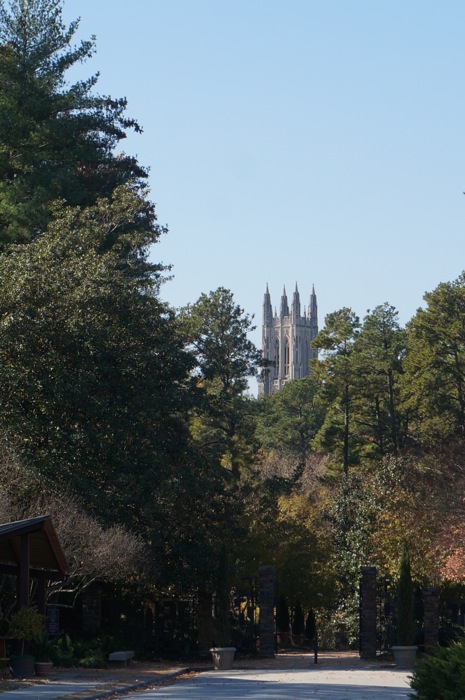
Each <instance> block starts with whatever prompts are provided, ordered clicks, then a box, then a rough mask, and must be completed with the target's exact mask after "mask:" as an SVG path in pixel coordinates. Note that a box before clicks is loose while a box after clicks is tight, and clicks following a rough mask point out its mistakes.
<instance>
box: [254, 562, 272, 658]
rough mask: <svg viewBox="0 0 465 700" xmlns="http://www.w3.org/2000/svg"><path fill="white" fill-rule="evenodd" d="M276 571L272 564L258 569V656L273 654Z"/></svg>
mask: <svg viewBox="0 0 465 700" xmlns="http://www.w3.org/2000/svg"><path fill="white" fill-rule="evenodd" d="M275 580H276V571H275V570H274V568H273V567H272V566H261V567H260V569H259V584H258V604H259V607H260V656H264V657H268V656H274V655H275V651H276V646H275V625H274V592H275Z"/></svg>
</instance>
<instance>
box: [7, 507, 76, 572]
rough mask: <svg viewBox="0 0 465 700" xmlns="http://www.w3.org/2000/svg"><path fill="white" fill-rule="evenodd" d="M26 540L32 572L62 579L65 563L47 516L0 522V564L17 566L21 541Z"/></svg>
mask: <svg viewBox="0 0 465 700" xmlns="http://www.w3.org/2000/svg"><path fill="white" fill-rule="evenodd" d="M25 535H27V536H28V539H29V567H30V571H31V573H39V572H44V573H47V574H55V576H56V575H57V574H58V575H59V577H60V578H64V577H65V576H66V573H67V571H68V563H67V561H66V557H65V555H64V553H63V550H62V549H61V547H60V543H59V542H58V538H57V535H56V532H55V528H54V527H53V524H52V519H51V517H50V515H41V516H39V517H37V518H28V519H27V520H18V521H16V522H13V523H4V524H3V525H2V524H0V565H4V566H5V567H8V568H10V567H13V568H15V569H19V568H20V561H21V540H22V538H23V537H24V536H25Z"/></svg>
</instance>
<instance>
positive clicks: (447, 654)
mask: <svg viewBox="0 0 465 700" xmlns="http://www.w3.org/2000/svg"><path fill="white" fill-rule="evenodd" d="M410 685H411V687H412V688H413V690H414V691H415V692H414V693H413V694H412V695H411V697H412V698H415V700H463V698H464V697H465V643H464V642H463V641H461V642H453V643H452V644H451V646H450V647H448V648H447V649H442V648H438V649H437V650H436V651H435V652H434V654H432V655H431V656H425V657H423V658H422V659H420V660H419V661H417V663H416V665H415V669H414V672H413V677H412V680H411V682H410Z"/></svg>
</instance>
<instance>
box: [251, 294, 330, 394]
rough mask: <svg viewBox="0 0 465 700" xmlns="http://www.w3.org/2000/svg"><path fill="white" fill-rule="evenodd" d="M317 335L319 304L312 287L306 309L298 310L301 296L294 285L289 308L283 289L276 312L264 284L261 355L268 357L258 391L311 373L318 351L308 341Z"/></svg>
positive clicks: (268, 391)
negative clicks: (266, 369) (311, 364)
mask: <svg viewBox="0 0 465 700" xmlns="http://www.w3.org/2000/svg"><path fill="white" fill-rule="evenodd" d="M317 334H318V305H317V299H316V294H315V287H313V288H312V293H311V295H310V301H309V304H308V307H307V309H305V307H304V309H303V314H301V311H300V295H299V290H298V288H297V283H296V285H295V292H294V295H293V298H292V304H291V307H290V308H289V304H288V300H287V294H286V288H285V287H284V290H283V294H282V296H281V306H280V311H279V315H278V313H277V311H276V310H275V312H274V314H273V309H272V306H271V297H270V292H269V290H268V285H266V292H265V298H264V301H263V325H262V349H263V357H265V358H266V359H267V360H270V361H271V363H272V365H271V366H270V367H269V369H268V371H267V372H266V375H265V377H264V379H263V380H262V381H261V382H260V385H259V388H258V393H259V394H274V393H276V392H277V391H279V390H280V389H282V388H283V386H284V384H285V383H286V382H288V381H291V380H292V379H302V378H303V377H306V376H307V375H308V374H310V364H309V363H310V360H313V359H316V358H317V356H318V353H317V351H316V350H314V349H313V348H311V347H310V343H311V341H312V340H313V338H315V336H316V335H317Z"/></svg>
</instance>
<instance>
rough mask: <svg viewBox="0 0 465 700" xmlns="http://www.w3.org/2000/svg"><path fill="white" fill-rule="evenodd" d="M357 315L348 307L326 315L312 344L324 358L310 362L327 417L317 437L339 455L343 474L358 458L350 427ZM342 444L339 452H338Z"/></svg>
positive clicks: (353, 433) (351, 420) (358, 323)
mask: <svg viewBox="0 0 465 700" xmlns="http://www.w3.org/2000/svg"><path fill="white" fill-rule="evenodd" d="M359 328H360V321H359V318H358V316H357V315H356V314H355V313H354V312H353V311H352V310H351V309H349V308H346V307H345V308H343V309H340V310H339V311H334V312H333V313H331V314H328V316H326V319H325V327H324V328H323V330H321V331H320V332H319V333H318V335H317V337H316V338H315V339H314V340H313V342H312V346H313V347H314V348H317V349H318V350H323V351H324V357H323V359H321V360H319V361H317V362H315V363H314V364H313V371H314V373H315V377H317V378H318V379H319V381H320V382H321V392H320V396H321V399H322V401H323V404H324V405H325V406H326V409H327V412H326V418H325V421H324V423H323V426H322V427H321V429H320V431H319V434H318V436H317V441H318V442H319V444H320V445H321V447H322V448H323V449H325V450H329V451H333V452H335V453H336V454H337V456H338V457H341V458H342V460H341V461H342V464H343V469H344V473H345V474H346V475H347V474H348V472H349V465H350V464H351V463H352V462H353V461H354V460H356V459H357V457H356V451H357V450H356V444H355V442H356V441H355V439H354V438H355V431H354V428H353V422H354V416H353V402H354V395H355V386H356V374H355V371H354V366H353V350H354V343H355V340H356V338H357V335H358V333H359ZM339 446H342V455H339V454H338V453H339V449H340V448H339Z"/></svg>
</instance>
